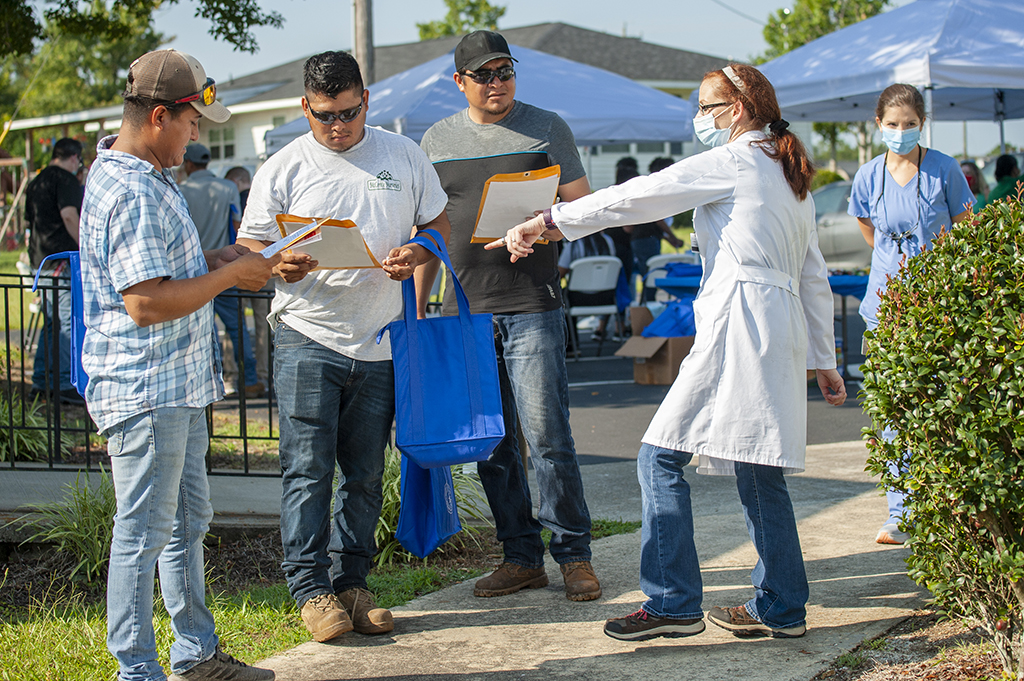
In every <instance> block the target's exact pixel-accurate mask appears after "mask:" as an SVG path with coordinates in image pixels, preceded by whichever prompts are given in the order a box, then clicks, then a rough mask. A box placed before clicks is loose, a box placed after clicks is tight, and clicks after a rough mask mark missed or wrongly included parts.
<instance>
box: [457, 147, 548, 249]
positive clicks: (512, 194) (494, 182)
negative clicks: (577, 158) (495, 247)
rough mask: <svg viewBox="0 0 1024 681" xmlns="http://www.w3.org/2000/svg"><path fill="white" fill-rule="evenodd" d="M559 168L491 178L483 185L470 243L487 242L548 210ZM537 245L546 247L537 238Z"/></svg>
mask: <svg viewBox="0 0 1024 681" xmlns="http://www.w3.org/2000/svg"><path fill="white" fill-rule="evenodd" d="M561 173H562V169H561V167H560V166H557V165H554V166H551V167H549V168H541V169H539V170H527V171H526V172H522V173H503V174H499V175H495V176H493V177H491V178H490V179H489V180H487V183H486V184H484V193H483V196H481V197H480V209H479V210H478V211H477V214H476V226H475V227H474V229H473V238H472V239H471V241H472V243H474V244H479V243H490V242H491V241H494V240H495V239H500V238H501V237H503V236H505V233H506V232H508V230H509V229H510V228H512V227H515V226H516V225H518V224H519V223H520V222H526V221H527V220H529V219H530V218H532V217H533V214H534V213H535V212H536V211H539V210H544V209H545V208H549V207H550V206H551V205H552V204H553V203H554V202H555V197H556V196H558V180H559V177H561ZM537 243H539V244H541V243H543V244H546V243H547V240H545V239H539V240H538V241H537Z"/></svg>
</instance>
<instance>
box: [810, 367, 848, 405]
mask: <svg viewBox="0 0 1024 681" xmlns="http://www.w3.org/2000/svg"><path fill="white" fill-rule="evenodd" d="M815 374H816V375H817V377H818V387H819V388H821V394H822V396H823V397H824V398H825V401H826V402H828V403H829V404H831V405H832V406H833V407H839V406H842V404H843V402H846V383H844V382H843V377H842V376H840V375H839V372H838V371H837V370H835V369H818V370H817V371H816V372H815Z"/></svg>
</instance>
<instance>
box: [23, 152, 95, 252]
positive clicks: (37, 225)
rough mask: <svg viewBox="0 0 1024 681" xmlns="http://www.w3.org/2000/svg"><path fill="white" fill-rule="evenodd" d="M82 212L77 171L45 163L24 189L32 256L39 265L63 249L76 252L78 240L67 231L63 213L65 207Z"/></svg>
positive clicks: (80, 190) (78, 212)
mask: <svg viewBox="0 0 1024 681" xmlns="http://www.w3.org/2000/svg"><path fill="white" fill-rule="evenodd" d="M69 207H70V208H74V209H75V213H76V216H77V215H79V214H81V211H82V187H81V185H79V184H78V178H76V177H75V175H74V173H72V172H70V171H68V170H65V169H64V168H62V167H60V166H59V165H55V164H51V165H48V166H46V167H45V168H43V169H42V171H40V173H39V174H38V175H37V176H36V177H35V179H33V180H32V181H31V182H30V183H29V185H28V188H27V189H26V190H25V220H26V221H27V222H28V224H29V228H30V229H31V230H32V232H31V234H30V236H29V249H28V253H29V259H30V260H31V262H32V267H39V263H40V262H42V260H43V258H45V257H46V256H48V255H52V254H54V253H61V252H63V251H77V250H78V242H77V241H76V240H75V238H74V237H72V236H71V234H70V233H68V228H67V225H65V224H64V218H63V217H62V216H61V210H63V209H64V208H69Z"/></svg>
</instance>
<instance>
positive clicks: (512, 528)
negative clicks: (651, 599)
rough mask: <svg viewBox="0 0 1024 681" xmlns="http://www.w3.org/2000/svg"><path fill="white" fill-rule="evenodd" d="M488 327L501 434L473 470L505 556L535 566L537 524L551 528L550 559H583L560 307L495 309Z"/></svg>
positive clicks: (585, 530) (586, 540) (586, 539)
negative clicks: (536, 503) (525, 457)
mask: <svg viewBox="0 0 1024 681" xmlns="http://www.w3.org/2000/svg"><path fill="white" fill-rule="evenodd" d="M494 328H495V332H496V335H495V343H496V346H497V351H498V378H499V381H500V382H501V401H502V407H503V411H504V416H505V433H506V435H505V438H504V439H503V440H502V441H501V442H500V443H499V444H498V446H497V447H495V448H494V451H493V452H492V453H491V456H490V458H488V459H487V461H481V462H480V463H479V464H478V467H477V469H478V471H479V472H480V480H481V482H482V483H483V487H484V491H485V492H486V493H487V500H488V502H489V503H490V505H491V513H492V514H493V515H494V523H495V526H496V528H497V535H498V540H499V541H501V542H502V544H503V545H504V549H505V560H506V561H508V562H510V563H514V564H516V565H521V566H523V567H528V568H538V567H541V566H542V565H543V564H544V543H543V542H542V541H541V537H540V530H541V525H543V526H544V527H547V528H548V529H549V530H551V533H552V536H551V542H550V545H549V550H550V551H551V557H552V558H554V559H555V561H556V562H558V563H559V564H562V563H569V562H573V561H579V560H590V511H588V510H587V502H586V500H585V499H584V498H583V480H582V478H581V477H580V467H579V463H578V462H577V461H576V448H575V445H574V444H573V441H572V433H571V432H570V429H569V379H568V377H567V375H566V372H565V333H566V328H565V313H564V312H563V311H562V310H561V309H558V310H552V311H550V312H539V313H532V314H517V315H494ZM517 415H518V419H519V422H520V423H521V424H522V427H523V435H524V436H525V437H526V442H527V444H528V445H529V446H530V459H531V461H532V462H533V468H534V471H535V472H536V474H537V485H538V487H539V489H540V509H539V511H538V513H537V518H536V519H534V517H533V503H532V501H531V499H530V488H529V485H528V483H527V478H526V471H525V470H524V468H523V463H522V457H521V456H520V452H519V440H518V438H517V436H516V435H517V425H516V417H517ZM538 521H539V522H538Z"/></svg>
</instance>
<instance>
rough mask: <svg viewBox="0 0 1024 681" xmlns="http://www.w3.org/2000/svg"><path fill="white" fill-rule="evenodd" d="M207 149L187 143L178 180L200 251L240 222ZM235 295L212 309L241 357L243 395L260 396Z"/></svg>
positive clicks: (226, 238)
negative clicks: (182, 173)
mask: <svg viewBox="0 0 1024 681" xmlns="http://www.w3.org/2000/svg"><path fill="white" fill-rule="evenodd" d="M209 163H210V150H209V149H207V148H206V147H205V146H204V145H202V144H190V145H188V147H187V148H186V149H185V161H184V164H183V165H184V167H185V172H186V173H188V177H187V178H186V179H185V181H184V182H182V183H181V185H180V186H181V193H182V194H184V195H185V201H186V202H188V208H189V211H191V213H192V219H193V220H194V221H195V223H196V228H197V229H198V230H199V243H200V244H202V246H203V250H207V251H210V250H218V249H221V248H224V247H225V246H227V245H229V244H232V243H234V241H235V233H236V232H237V230H238V225H239V224H240V223H241V221H242V213H241V208H240V206H241V205H242V201H241V199H240V198H239V192H238V187H237V186H235V184H234V183H233V182H231V181H229V180H225V179H223V178H219V177H217V176H216V175H214V174H213V173H212V172H210V171H209V170H208V169H207V166H208V165H209ZM238 302H239V298H238V296H235V295H223V294H222V295H219V296H217V298H216V299H215V300H214V301H213V310H214V312H216V314H217V317H218V318H219V319H220V321H221V323H222V324H224V330H225V331H227V334H228V338H230V339H231V345H232V346H233V347H234V356H235V363H236V367H237V365H239V364H240V363H241V361H242V357H243V353H244V357H245V388H244V389H245V396H246V397H247V398H257V397H263V396H264V395H265V394H266V385H265V384H264V383H262V382H261V381H260V380H259V377H258V375H257V373H256V354H255V353H254V352H253V347H252V343H251V342H250V341H249V329H248V328H247V327H246V325H245V317H244V316H243V312H244V308H243V307H242V306H241V305H239V304H238ZM224 373H225V376H224V379H225V381H226V382H228V384H229V385H233V384H234V382H235V381H236V380H237V375H235V376H229V375H228V372H227V371H226V370H225V372H224Z"/></svg>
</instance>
